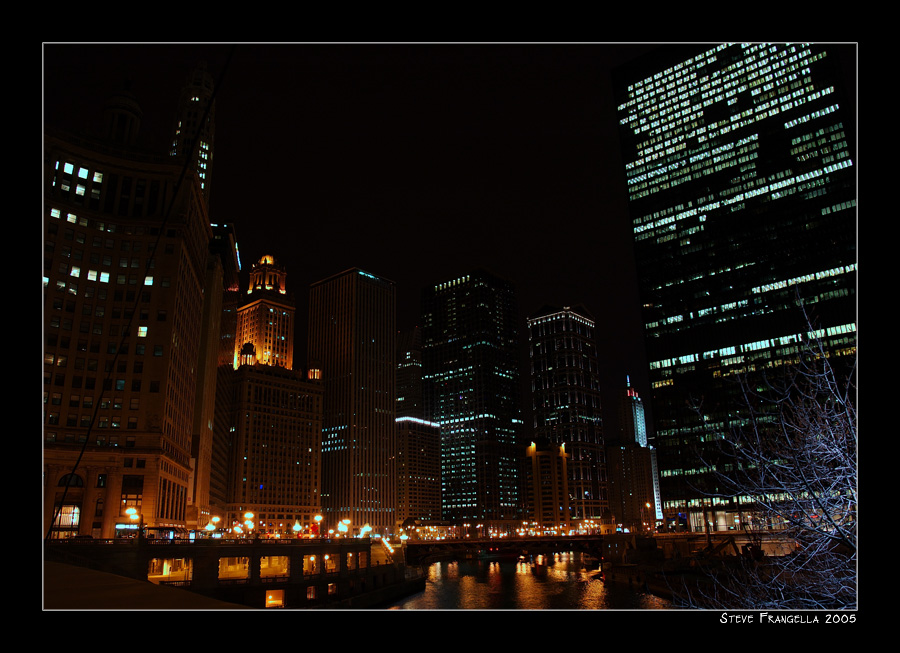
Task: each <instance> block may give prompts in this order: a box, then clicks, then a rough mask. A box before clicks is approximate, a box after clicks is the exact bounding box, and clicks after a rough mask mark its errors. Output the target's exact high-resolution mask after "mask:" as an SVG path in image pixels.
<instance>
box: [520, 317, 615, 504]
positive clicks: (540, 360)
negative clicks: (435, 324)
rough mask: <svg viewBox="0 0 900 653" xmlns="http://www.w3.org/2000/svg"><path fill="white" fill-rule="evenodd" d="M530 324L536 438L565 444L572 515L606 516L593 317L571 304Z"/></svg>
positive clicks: (529, 322)
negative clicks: (572, 306) (604, 514)
mask: <svg viewBox="0 0 900 653" xmlns="http://www.w3.org/2000/svg"><path fill="white" fill-rule="evenodd" d="M527 323H528V346H529V354H530V358H531V396H532V404H533V408H534V436H535V439H536V440H537V441H538V442H540V441H542V440H546V441H548V442H551V443H553V444H556V445H565V451H566V454H567V456H568V461H567V468H568V473H569V478H568V492H569V497H568V501H569V506H568V508H569V510H570V512H571V516H572V518H573V519H601V518H603V513H604V512H605V511H606V510H607V509H608V508H609V499H608V496H607V483H606V459H605V454H604V442H603V427H602V419H601V414H600V363H599V361H598V359H597V346H596V344H595V341H594V320H593V318H592V317H591V316H590V314H589V313H588V312H587V311H586V310H585V309H584V308H583V307H577V308H570V307H568V306H566V307H564V308H549V307H547V308H544V309H543V310H541V311H540V313H538V314H537V315H534V316H532V317H529V318H528V320H527Z"/></svg>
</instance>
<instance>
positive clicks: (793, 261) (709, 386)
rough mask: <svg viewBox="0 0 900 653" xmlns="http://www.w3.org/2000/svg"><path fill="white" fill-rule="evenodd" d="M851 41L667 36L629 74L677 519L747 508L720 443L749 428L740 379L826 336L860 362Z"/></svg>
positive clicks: (636, 190) (656, 436)
mask: <svg viewBox="0 0 900 653" xmlns="http://www.w3.org/2000/svg"><path fill="white" fill-rule="evenodd" d="M846 50H847V48H843V50H840V49H838V48H834V47H832V46H822V45H816V44H788V45H784V44H722V45H714V46H699V47H690V48H688V47H686V46H685V47H665V48H660V49H659V51H657V52H656V53H653V54H651V55H649V56H648V57H646V58H642V59H639V60H637V61H635V62H634V63H633V64H630V65H629V66H628V67H626V68H623V69H622V70H620V71H618V73H617V75H616V83H615V88H616V93H617V102H618V115H619V121H620V128H621V140H622V146H623V155H624V160H625V168H626V178H627V185H628V201H629V211H630V214H631V219H632V223H633V230H634V239H635V241H634V242H635V255H636V260H637V265H638V278H639V279H640V284H641V296H642V304H643V317H644V323H645V325H644V326H645V334H646V342H647V353H648V356H649V359H650V375H651V384H652V393H653V395H652V398H651V400H652V406H653V415H654V429H653V431H654V433H653V434H652V435H653V442H654V444H655V447H656V449H657V451H658V456H659V466H660V484H661V493H662V500H663V505H664V511H665V513H666V517H667V519H669V521H670V522H671V523H676V524H678V525H682V526H687V527H689V528H692V529H702V528H704V527H705V526H706V523H707V522H708V523H710V524H711V526H712V527H713V528H723V527H724V528H727V527H728V526H729V525H732V524H733V523H734V515H736V514H738V513H740V512H741V510H742V509H743V508H744V507H745V506H743V505H742V499H740V498H738V497H730V496H727V495H726V493H725V491H724V488H723V487H721V485H720V483H719V481H718V477H717V475H716V473H715V470H714V463H713V462H711V461H714V460H715V456H716V453H715V450H716V449H717V448H718V444H717V441H721V440H722V439H724V438H728V437H729V434H730V433H731V432H733V429H734V428H738V427H739V426H740V417H739V415H738V411H739V408H740V400H739V398H738V397H737V394H736V390H737V389H738V388H739V383H738V382H737V381H738V378H739V377H740V376H741V375H745V374H755V373H761V372H766V373H769V374H772V373H775V372H777V371H778V370H779V369H780V368H782V366H783V365H785V364H789V363H790V361H792V360H794V359H796V358H797V356H798V355H799V352H800V350H801V349H802V347H803V345H804V341H806V340H808V339H809V338H810V337H811V336H813V337H820V338H821V339H822V341H823V343H824V344H825V346H826V348H827V349H828V350H830V351H831V352H833V354H834V355H836V356H838V355H843V354H846V355H850V356H855V351H856V308H855V307H856V295H855V287H856V270H857V263H856V182H855V175H856V173H855V168H854V161H853V152H854V148H855V142H854V138H855V133H854V122H855V117H854V113H855V103H854V98H853V97H852V96H850V95H848V94H847V91H848V90H849V89H846V88H845V86H844V84H843V83H842V82H843V79H844V77H843V75H842V74H841V67H840V66H841V63H842V62H841V59H840V56H841V55H843V54H846ZM798 300H799V301H802V302H803V304H804V306H806V307H807V309H808V315H809V316H810V319H811V321H812V325H810V324H809V322H808V321H807V316H806V315H804V312H803V311H802V310H800V308H799V307H798ZM704 515H705V516H704Z"/></svg>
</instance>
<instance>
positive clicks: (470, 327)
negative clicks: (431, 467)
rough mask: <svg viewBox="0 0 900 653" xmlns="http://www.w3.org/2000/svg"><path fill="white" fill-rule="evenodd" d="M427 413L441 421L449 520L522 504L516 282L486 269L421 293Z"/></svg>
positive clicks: (486, 515) (501, 512) (496, 515)
mask: <svg viewBox="0 0 900 653" xmlns="http://www.w3.org/2000/svg"><path fill="white" fill-rule="evenodd" d="M422 314H423V327H422V346H423V370H424V374H425V418H426V419H427V420H428V421H430V422H436V423H438V424H440V428H441V502H442V505H443V508H442V514H443V518H444V519H447V520H469V519H471V520H482V521H497V520H511V519H517V518H519V516H520V515H521V509H522V505H521V503H522V500H523V496H522V489H521V487H520V486H521V475H520V472H521V463H522V462H523V460H524V454H525V445H524V443H523V442H522V437H521V433H522V427H523V423H522V419H521V414H520V408H519V394H520V391H519V349H518V348H519V342H518V329H517V324H516V321H517V319H518V317H517V315H518V314H517V309H516V296H515V292H514V289H513V286H512V284H510V283H509V282H507V281H504V280H502V279H499V278H497V277H495V276H493V275H491V274H489V273H487V272H485V271H483V270H478V271H476V272H473V273H472V274H467V275H465V276H462V277H459V278H458V279H453V280H452V281H447V282H446V283H440V284H437V285H435V286H432V287H428V288H426V289H425V290H424V291H423V293H422Z"/></svg>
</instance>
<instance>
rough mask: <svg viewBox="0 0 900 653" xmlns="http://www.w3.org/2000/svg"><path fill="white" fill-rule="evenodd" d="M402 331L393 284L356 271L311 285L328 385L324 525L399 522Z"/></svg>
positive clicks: (321, 368) (313, 326)
mask: <svg viewBox="0 0 900 653" xmlns="http://www.w3.org/2000/svg"><path fill="white" fill-rule="evenodd" d="M396 334H397V331H396V288H395V285H394V283H393V282H392V281H389V280H387V279H383V278H381V277H378V276H376V275H374V274H370V273H369V272H365V271H363V270H359V269H351V270H347V271H345V272H342V273H340V274H337V275H334V276H332V277H329V278H327V279H324V280H322V281H319V282H317V283H314V284H313V285H312V286H311V288H310V297H309V349H308V355H309V360H310V361H311V363H310V365H311V367H313V366H315V369H316V370H317V374H321V378H322V383H323V385H324V388H325V404H324V421H323V435H322V507H323V510H324V517H325V522H326V523H325V525H324V527H325V528H326V529H333V528H336V527H337V524H338V522H340V521H343V520H345V519H346V520H350V531H351V532H353V531H358V530H359V529H360V528H362V527H364V526H366V525H368V526H370V527H371V528H372V529H373V530H375V531H376V532H380V533H386V532H393V531H394V529H395V527H396V520H397V429H396V423H395V411H396V388H395V385H394V384H395V376H396V364H395V353H396Z"/></svg>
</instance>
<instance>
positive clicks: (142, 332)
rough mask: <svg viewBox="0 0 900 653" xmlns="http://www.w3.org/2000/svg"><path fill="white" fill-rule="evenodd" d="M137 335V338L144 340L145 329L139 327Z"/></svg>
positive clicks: (145, 335)
mask: <svg viewBox="0 0 900 653" xmlns="http://www.w3.org/2000/svg"><path fill="white" fill-rule="evenodd" d="M137 335H138V338H146V337H147V327H145V326H139V327H138V333H137Z"/></svg>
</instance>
